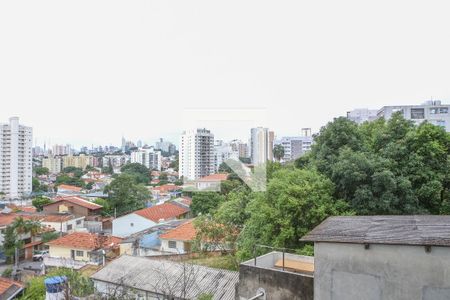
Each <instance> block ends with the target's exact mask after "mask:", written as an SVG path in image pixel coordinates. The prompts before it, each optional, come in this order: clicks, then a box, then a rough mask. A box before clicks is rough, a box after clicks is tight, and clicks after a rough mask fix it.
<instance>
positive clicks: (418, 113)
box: [378, 100, 450, 132]
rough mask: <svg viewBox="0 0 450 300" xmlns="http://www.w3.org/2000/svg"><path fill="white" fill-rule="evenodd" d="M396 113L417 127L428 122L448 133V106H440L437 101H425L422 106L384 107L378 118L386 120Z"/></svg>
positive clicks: (449, 109)
mask: <svg viewBox="0 0 450 300" xmlns="http://www.w3.org/2000/svg"><path fill="white" fill-rule="evenodd" d="M396 112H399V113H401V115H402V116H403V117H404V118H405V119H407V120H411V121H413V122H414V123H416V124H417V125H419V124H420V123H422V122H424V121H428V122H429V123H431V124H434V125H437V126H441V127H443V128H444V129H445V130H446V131H447V132H450V105H448V104H442V103H441V101H439V100H434V101H433V100H431V101H427V102H425V103H424V104H422V105H399V106H384V107H382V108H381V109H380V110H379V111H378V117H379V118H385V119H386V120H388V119H390V118H391V117H392V115H393V114H394V113H396Z"/></svg>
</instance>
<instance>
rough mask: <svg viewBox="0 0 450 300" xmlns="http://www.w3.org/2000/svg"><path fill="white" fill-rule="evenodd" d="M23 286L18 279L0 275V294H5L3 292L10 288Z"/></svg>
mask: <svg viewBox="0 0 450 300" xmlns="http://www.w3.org/2000/svg"><path fill="white" fill-rule="evenodd" d="M23 287H24V286H23V284H22V283H20V282H18V281H14V280H11V279H9V278H4V277H0V296H1V295H3V294H5V292H6V291H8V290H9V289H11V288H15V289H21V288H23Z"/></svg>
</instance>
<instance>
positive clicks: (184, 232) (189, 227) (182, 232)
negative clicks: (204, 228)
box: [159, 220, 196, 241]
mask: <svg viewBox="0 0 450 300" xmlns="http://www.w3.org/2000/svg"><path fill="white" fill-rule="evenodd" d="M193 221H194V220H189V221H187V222H186V223H183V224H181V225H180V226H178V227H176V228H174V229H171V230H169V231H167V232H166V233H163V234H161V235H160V236H159V238H160V239H165V240H175V241H192V240H194V239H195V235H196V231H195V227H194V223H193Z"/></svg>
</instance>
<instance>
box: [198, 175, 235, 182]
mask: <svg viewBox="0 0 450 300" xmlns="http://www.w3.org/2000/svg"><path fill="white" fill-rule="evenodd" d="M227 179H228V174H226V173H217V174H211V175H208V176H205V177H202V178H200V179H199V180H197V181H208V182H209V181H224V180H227Z"/></svg>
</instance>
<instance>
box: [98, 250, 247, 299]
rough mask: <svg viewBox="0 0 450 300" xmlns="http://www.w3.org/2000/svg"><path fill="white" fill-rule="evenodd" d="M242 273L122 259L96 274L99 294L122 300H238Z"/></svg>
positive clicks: (163, 261) (129, 257)
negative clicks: (203, 298)
mask: <svg viewBox="0 0 450 300" xmlns="http://www.w3.org/2000/svg"><path fill="white" fill-rule="evenodd" d="M238 277H239V273H238V272H234V271H229V270H222V269H214V268H209V267H204V266H198V265H191V264H183V263H177V262H173V261H166V260H153V259H148V258H143V257H135V256H129V255H122V256H121V257H119V258H117V259H115V260H114V261H112V262H111V263H109V264H108V265H106V266H105V267H104V268H102V269H101V270H99V271H98V272H96V273H94V274H93V275H92V276H91V279H92V280H93V282H94V287H95V289H96V291H97V292H98V293H100V294H101V295H103V296H104V297H105V298H107V297H108V296H109V297H111V296H114V297H115V298H118V299H131V298H133V299H143V300H144V299H145V300H146V299H179V300H182V299H198V298H199V296H201V295H205V296H210V297H212V299H220V300H235V299H236V298H235V286H236V283H237V282H238Z"/></svg>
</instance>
